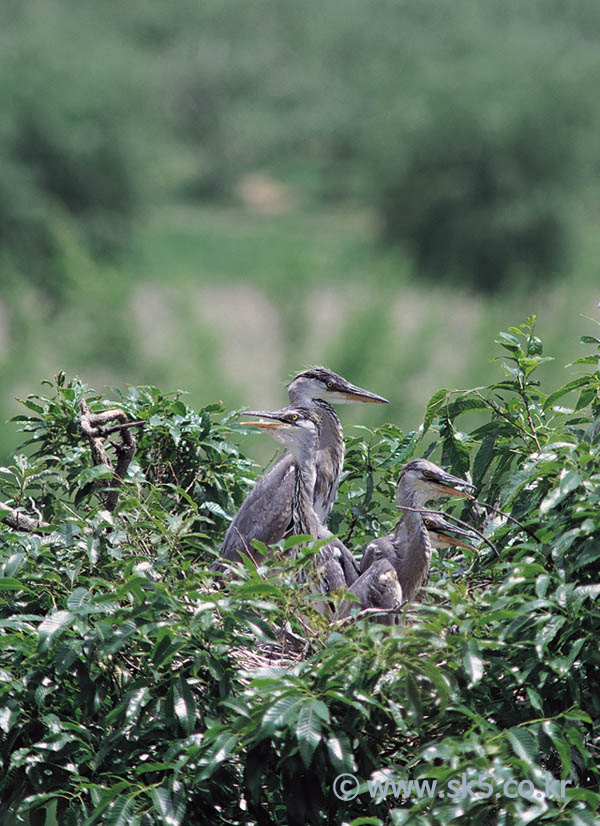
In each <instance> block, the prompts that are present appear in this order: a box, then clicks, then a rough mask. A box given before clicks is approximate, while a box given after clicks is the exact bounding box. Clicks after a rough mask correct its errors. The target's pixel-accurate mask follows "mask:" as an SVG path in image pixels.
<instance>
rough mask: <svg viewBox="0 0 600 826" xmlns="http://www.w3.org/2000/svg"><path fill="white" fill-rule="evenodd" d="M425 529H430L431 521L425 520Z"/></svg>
mask: <svg viewBox="0 0 600 826" xmlns="http://www.w3.org/2000/svg"><path fill="white" fill-rule="evenodd" d="M425 527H426V528H430V527H431V519H426V520H425Z"/></svg>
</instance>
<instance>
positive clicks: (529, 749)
mask: <svg viewBox="0 0 600 826" xmlns="http://www.w3.org/2000/svg"><path fill="white" fill-rule="evenodd" d="M506 736H507V738H508V740H509V742H510V744H511V746H512V748H513V751H514V753H515V754H516V755H517V757H519V758H520V759H521V760H523V761H525V762H526V763H528V764H529V765H530V766H533V765H537V764H538V750H537V746H536V744H535V740H534V739H533V737H532V736H531V734H530V733H529V732H528V731H527V730H526V729H523V728H518V727H515V728H511V729H508V731H507V732H506Z"/></svg>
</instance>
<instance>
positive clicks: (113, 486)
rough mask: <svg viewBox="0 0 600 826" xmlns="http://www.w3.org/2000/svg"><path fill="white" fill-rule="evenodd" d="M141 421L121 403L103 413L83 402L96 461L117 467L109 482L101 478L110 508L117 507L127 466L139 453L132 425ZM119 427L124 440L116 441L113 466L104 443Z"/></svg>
mask: <svg viewBox="0 0 600 826" xmlns="http://www.w3.org/2000/svg"><path fill="white" fill-rule="evenodd" d="M115 419H117V421H119V424H118V425H115V426H114V427H111V428H105V427H103V425H104V424H106V423H107V422H110V421H114V420H115ZM139 424H140V423H139V422H129V421H128V419H127V414H126V413H125V411H124V410H121V409H120V408H118V407H115V408H112V409H111V410H103V411H102V412H100V413H92V412H91V411H90V408H89V407H88V405H87V402H85V401H82V402H81V416H80V417H79V426H80V428H81V431H82V433H83V434H84V435H85V436H87V437H88V439H89V442H90V449H91V452H92V461H93V463H94V465H96V466H97V465H105V466H106V467H108V468H110V469H111V470H113V471H114V475H113V478H112V479H110V480H109V481H108V482H106V480H98V481H97V484H98V487H99V488H102V490H101V491H100V497H101V499H102V501H103V502H104V506H105V507H106V509H107V510H109V511H113V510H114V509H115V506H116V504H117V501H118V499H119V493H120V488H121V482H122V481H123V479H124V478H125V474H126V473H127V468H128V467H129V463H130V462H131V459H132V457H133V454H134V453H135V446H136V441H135V438H134V436H133V434H132V433H131V428H132V427H137V426H138V425H139ZM117 430H118V431H119V433H120V434H121V440H122V441H121V444H118V445H114V448H115V451H116V454H117V466H116V468H113V464H112V462H111V460H110V458H109V456H108V453H107V452H106V447H105V446H104V440H105V438H106V436H107V435H108V434H109V433H112V432H115V431H117ZM107 488H108V490H107Z"/></svg>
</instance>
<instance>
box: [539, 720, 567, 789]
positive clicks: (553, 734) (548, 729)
mask: <svg viewBox="0 0 600 826" xmlns="http://www.w3.org/2000/svg"><path fill="white" fill-rule="evenodd" d="M542 729H543V731H544V733H545V734H546V735H547V736H548V737H549V738H550V740H552V745H553V746H554V748H555V749H556V751H557V753H558V756H559V758H560V765H561V771H560V776H561V777H562V778H563V779H564V778H565V777H567V776H568V774H569V772H570V770H571V746H570V745H569V743H568V742H567V741H566V739H565V738H564V736H563V734H562V731H561V730H560V727H559V726H558V725H557V724H556V723H555V722H553V721H552V720H546V721H544V722H543V723H542Z"/></svg>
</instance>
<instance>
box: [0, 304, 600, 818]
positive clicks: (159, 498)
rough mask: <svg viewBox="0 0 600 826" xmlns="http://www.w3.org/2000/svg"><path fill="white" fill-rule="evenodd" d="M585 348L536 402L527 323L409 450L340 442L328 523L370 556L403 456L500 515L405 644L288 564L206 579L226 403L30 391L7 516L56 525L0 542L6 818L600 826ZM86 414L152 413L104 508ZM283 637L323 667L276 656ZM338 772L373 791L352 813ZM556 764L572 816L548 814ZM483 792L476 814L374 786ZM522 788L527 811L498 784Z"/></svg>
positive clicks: (596, 587) (598, 589) (231, 502)
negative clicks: (339, 471) (306, 584)
mask: <svg viewBox="0 0 600 826" xmlns="http://www.w3.org/2000/svg"><path fill="white" fill-rule="evenodd" d="M584 339H585V343H587V344H588V345H590V344H591V345H592V348H590V349H592V350H593V351H594V352H592V353H591V354H590V355H588V356H584V357H582V359H581V360H580V366H579V367H577V368H576V370H574V371H573V372H572V373H571V375H570V376H569V379H570V380H569V381H568V383H567V384H566V385H563V386H562V387H560V388H559V389H555V390H554V391H553V392H550V393H548V388H547V386H546V383H545V382H544V383H543V385H540V383H539V380H538V379H537V378H536V377H537V376H538V370H539V375H540V376H541V375H542V372H543V371H545V370H546V365H547V359H546V357H545V356H544V354H543V345H542V342H541V340H540V338H539V337H538V336H537V334H536V331H535V329H534V326H533V319H529V320H528V321H527V322H526V323H524V324H523V325H521V327H519V328H510V330H509V331H508V332H506V333H501V334H500V336H499V338H498V345H499V346H500V353H501V356H500V359H499V361H500V365H498V366H497V367H496V368H495V370H496V375H497V380H496V381H494V383H492V384H491V385H489V386H486V387H480V388H478V389H475V390H472V391H463V392H460V393H457V392H451V391H447V390H440V391H438V392H436V393H435V394H434V395H433V397H432V398H431V399H430V401H429V403H428V405H427V408H426V411H425V415H424V420H423V423H422V425H421V427H420V428H418V429H417V430H413V431H412V432H409V433H403V432H402V431H401V430H400V429H399V428H398V427H396V426H395V425H384V426H383V427H381V428H379V429H377V430H364V431H363V432H362V433H361V435H360V436H354V437H352V438H350V439H349V441H348V444H347V447H348V460H347V463H346V470H345V474H344V480H343V483H342V486H341V489H340V496H339V499H338V502H337V504H336V506H335V512H334V522H335V524H336V527H337V529H338V530H339V531H340V532H341V535H342V536H343V538H344V540H345V541H346V542H348V543H349V544H350V545H351V546H353V547H354V548H356V549H357V550H358V549H361V548H363V547H364V546H365V544H366V543H367V541H368V540H369V539H370V538H372V537H373V536H377V535H381V534H382V533H384V532H386V531H387V530H388V529H389V528H390V527H391V526H392V525H393V524H394V522H395V520H396V518H397V511H396V509H395V508H394V507H393V503H394V488H395V481H396V478H397V476H398V473H399V470H400V468H401V467H402V465H403V463H404V462H405V461H406V460H407V459H408V458H409V457H411V456H412V455H421V454H423V453H426V454H427V455H430V456H432V457H433V458H434V459H435V460H437V461H441V462H443V464H444V465H445V466H447V467H448V468H449V469H451V470H452V471H453V472H455V473H458V474H464V473H466V472H467V471H469V472H470V473H471V474H472V477H473V480H474V482H475V483H476V485H477V489H478V501H479V502H480V503H481V505H482V506H485V503H488V504H491V503H495V505H496V506H497V507H498V508H500V509H502V511H503V512H504V513H498V512H497V511H492V512H489V511H487V510H486V509H485V508H483V509H482V508H481V507H479V506H477V507H478V508H479V509H475V510H474V511H472V512H471V511H469V508H470V507H471V506H470V505H468V506H467V510H465V511H463V512H462V516H463V517H466V518H468V519H474V520H475V522H477V523H479V524H480V526H481V527H482V528H483V530H484V533H485V535H486V537H487V542H488V544H485V543H483V542H482V543H481V544H480V547H479V551H478V552H477V553H475V552H472V551H466V552H461V554H440V555H439V556H437V557H436V560H435V564H434V570H433V572H432V577H431V581H430V587H429V589H428V595H427V596H426V598H425V599H424V601H423V602H421V603H416V604H413V605H411V606H410V607H409V609H408V610H406V611H405V614H406V616H405V618H404V619H405V625H404V627H402V626H396V627H394V628H387V627H383V626H378V625H374V624H371V623H369V622H367V621H365V620H362V621H359V622H357V623H356V624H354V625H348V626H346V627H344V628H334V627H332V626H331V624H330V623H328V622H327V621H325V620H324V619H323V618H322V617H321V616H320V615H318V614H315V613H314V611H313V610H312V608H311V604H310V597H309V596H308V595H307V594H306V593H305V592H303V591H302V590H301V589H300V587H299V586H298V585H297V583H296V581H295V578H294V566H295V565H297V564H300V563H293V562H292V561H291V560H290V558H289V556H286V555H284V554H276V555H275V558H274V559H273V560H272V561H271V562H270V563H269V564H268V565H265V566H263V567H260V568H258V569H255V568H254V567H253V566H252V565H248V566H247V567H244V566H243V565H241V564H240V566H239V567H238V568H237V569H236V571H234V573H233V577H232V579H231V580H230V581H229V582H228V583H227V585H226V587H225V588H222V587H221V588H219V587H218V584H217V583H216V582H215V581H214V576H215V575H214V574H211V573H210V572H209V571H208V567H207V563H208V562H209V561H210V560H212V559H213V558H214V555H215V554H216V553H218V551H217V547H218V543H219V541H220V539H221V537H222V536H223V533H224V530H225V527H226V524H227V520H228V518H229V517H230V515H231V513H232V512H233V511H234V509H235V507H236V505H237V503H239V501H240V499H241V497H242V496H243V494H244V491H245V490H246V489H247V487H248V485H249V484H250V482H251V477H252V475H253V473H252V470H251V468H250V467H249V463H248V461H247V460H246V459H244V457H243V456H242V455H240V453H239V452H238V450H237V448H236V447H235V446H234V445H232V444H231V442H230V437H231V435H232V433H233V431H234V430H235V429H236V428H237V429H238V430H239V426H236V425H233V424H232V423H231V419H230V417H227V416H225V417H224V415H223V414H224V411H223V409H222V407H221V406H220V405H212V406H209V407H206V408H204V409H203V410H202V411H199V412H196V411H194V410H192V409H190V408H189V407H187V406H186V405H185V404H184V403H183V402H182V401H181V400H180V399H178V398H174V397H173V396H167V395H164V394H162V393H161V392H160V391H159V390H157V389H156V388H151V387H138V388H137V389H135V388H131V389H130V390H129V391H128V392H127V394H125V395H124V394H121V393H118V392H117V391H115V394H116V399H115V400H114V401H112V402H111V403H109V402H108V401H107V400H105V399H101V398H100V397H97V396H96V397H95V396H94V395H93V394H92V391H90V390H89V388H86V387H84V386H82V385H81V384H80V383H78V382H72V383H65V380H64V376H63V375H60V376H59V377H58V379H57V381H56V382H55V383H48V384H49V387H48V390H47V392H46V395H45V396H44V397H40V396H30V397H29V398H28V399H27V400H26V401H25V406H26V408H27V411H26V413H25V414H24V415H21V416H20V418H19V422H20V427H21V428H22V430H23V431H25V434H26V438H27V440H28V444H29V458H26V457H25V456H24V455H23V454H21V453H19V454H18V455H17V457H16V459H15V462H14V463H13V464H12V465H11V466H10V467H6V468H2V469H1V475H2V484H1V491H2V498H3V499H5V500H7V503H8V505H10V506H12V507H22V508H24V509H26V510H28V511H30V512H31V511H32V509H33V508H34V507H35V508H37V509H38V511H39V512H40V513H41V514H42V516H43V517H44V518H45V519H46V520H48V522H49V524H48V526H47V527H46V528H45V529H43V530H41V531H38V533H37V534H32V533H24V532H21V533H19V532H15V531H14V530H12V529H10V528H8V527H6V526H5V525H2V524H0V531H1V532H2V546H1V548H2V549H1V551H0V594H1V596H2V599H1V602H0V760H1V761H2V772H1V773H0V777H1V779H0V807H1V808H0V816H1V819H2V823H3V824H6V825H7V826H13V825H14V826H17V824H19V825H21V824H23V826H30V825H31V826H37V824H43V825H44V826H58V824H60V826H71V824H72V826H81V824H85V826H92V824H105V826H109V824H110V826H117V825H118V826H124V825H125V824H127V826H132V825H133V824H139V826H154V824H157V826H158V825H159V824H164V826H177V824H198V826H200V824H206V823H210V824H228V826H232V824H260V825H261V826H262V824H265V826H266V824H273V823H276V824H284V823H285V824H291V825H292V826H295V825H296V824H307V823H309V824H333V823H336V824H339V823H343V824H350V823H351V824H353V826H361V824H362V825H363V826H364V825H365V824H371V826H388V824H393V826H396V824H405V823H410V824H413V823H419V824H440V826H442V824H444V825H445V824H447V823H449V822H455V823H465V824H469V826H471V824H484V823H485V824H487V823H498V824H513V823H534V822H535V823H542V822H552V823H557V824H565V826H566V824H569V826H588V824H590V825H591V824H595V823H597V811H598V809H599V807H600V773H599V770H598V750H599V748H600V726H599V721H600V705H599V704H600V699H599V695H598V685H599V680H600V674H599V660H598V642H597V641H598V634H599V632H600V612H599V610H598V597H599V595H600V584H599V583H598V581H597V580H598V558H599V557H600V545H599V542H598V531H599V529H600V523H599V517H598V513H599V509H598V504H599V498H600V478H599V476H598V473H597V468H598V434H599V430H600V428H599V422H600V418H599V417H600V400H599V399H600V397H599V389H600V373H599V372H598V358H599V354H600V339H599V338H597V337H593V336H585V337H584ZM84 397H86V398H87V399H88V401H89V403H90V405H91V407H92V408H93V409H95V410H102V409H105V408H107V407H109V406H114V404H115V401H116V403H117V404H119V405H121V406H123V407H124V408H125V409H126V410H127V411H128V413H129V414H130V415H131V416H134V417H135V418H136V419H137V418H141V419H143V420H144V421H145V426H144V428H143V430H142V431H141V434H140V438H139V444H138V450H137V452H136V454H135V460H134V462H133V463H132V464H131V466H130V471H129V473H128V476H127V478H126V480H125V482H124V485H123V488H122V492H121V497H120V499H119V502H118V505H117V508H116V510H115V511H114V512H112V513H110V512H109V511H107V510H106V509H104V506H103V504H102V502H101V500H100V499H99V496H98V492H99V491H98V488H97V487H96V488H94V486H93V485H91V484H90V483H91V482H93V481H94V478H95V479H96V482H97V484H98V483H99V484H100V487H101V486H102V484H103V482H102V479H100V478H99V475H98V472H97V471H98V468H95V469H92V467H91V461H90V455H89V447H88V445H87V441H86V440H85V439H84V438H83V437H82V436H81V434H80V433H79V430H78V426H77V421H78V416H79V402H80V400H81V398H84ZM467 415H468V416H471V417H473V416H475V417H476V422H475V427H474V428H472V429H470V430H469V432H467V431H466V429H464V420H465V416H467ZM505 514H506V515H505ZM288 545H289V540H288ZM285 622H289V623H290V624H291V629H292V630H293V631H294V632H296V633H297V634H298V635H299V636H300V638H301V639H302V640H304V641H305V642H306V643H307V649H306V651H305V652H304V655H303V656H302V657H301V658H299V659H298V658H294V657H293V656H290V655H288V656H287V657H284V658H282V659H281V658H280V659H277V660H276V661H275V662H274V663H273V662H270V661H269V651H271V652H273V651H276V650H277V646H275V647H273V646H274V643H275V629H276V628H277V627H282V625H283V624H284V623H285ZM343 772H350V773H354V774H355V775H357V776H358V777H359V778H360V780H361V781H362V785H361V789H360V791H361V793H360V794H359V796H358V797H356V798H355V799H354V800H351V801H347V802H343V801H341V800H339V799H338V798H336V797H334V795H333V794H332V786H333V781H334V779H335V777H336V776H337V775H339V774H340V773H343ZM546 772H549V773H550V775H551V776H552V777H553V778H556V779H560V778H562V779H563V780H566V781H569V783H568V785H567V786H566V792H565V797H564V799H551V798H548V797H546V796H544V791H545V773H546ZM480 774H483V775H486V776H487V780H486V782H489V783H490V784H491V788H492V794H491V795H488V796H487V797H485V798H477V797H468V796H467V797H465V798H464V799H461V800H452V799H450V797H449V796H447V797H445V798H441V797H438V798H436V799H435V800H434V801H433V802H431V801H430V800H429V799H428V798H427V797H423V798H422V799H418V798H417V797H416V796H415V795H413V796H412V797H411V799H405V800H402V799H400V798H398V799H396V798H394V797H391V796H389V797H387V798H385V799H382V798H381V797H376V798H375V799H372V798H371V796H370V795H369V794H368V791H367V785H366V783H367V781H369V780H371V781H373V780H381V781H385V779H386V778H388V777H390V776H391V777H394V776H398V777H401V778H409V777H410V778H417V779H418V778H435V779H437V781H438V783H439V784H440V787H441V788H444V787H447V784H448V783H449V781H451V780H453V781H455V782H456V783H457V784H458V786H457V787H459V786H460V783H461V782H462V781H463V778H464V779H465V782H468V781H473V782H474V783H475V785H476V786H478V785H480V781H479V782H478V780H477V778H478V776H479V775H480ZM524 780H526V781H528V784H529V785H528V786H526V787H524V788H525V789H526V791H527V792H528V795H526V796H525V797H523V796H518V795H517V796H515V797H509V796H508V795H507V794H506V793H505V786H504V784H505V783H506V782H507V781H516V783H519V782H521V781H524ZM510 788H511V790H512V789H513V788H515V787H510ZM482 791H485V789H483V788H482ZM511 794H512V791H511Z"/></svg>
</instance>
